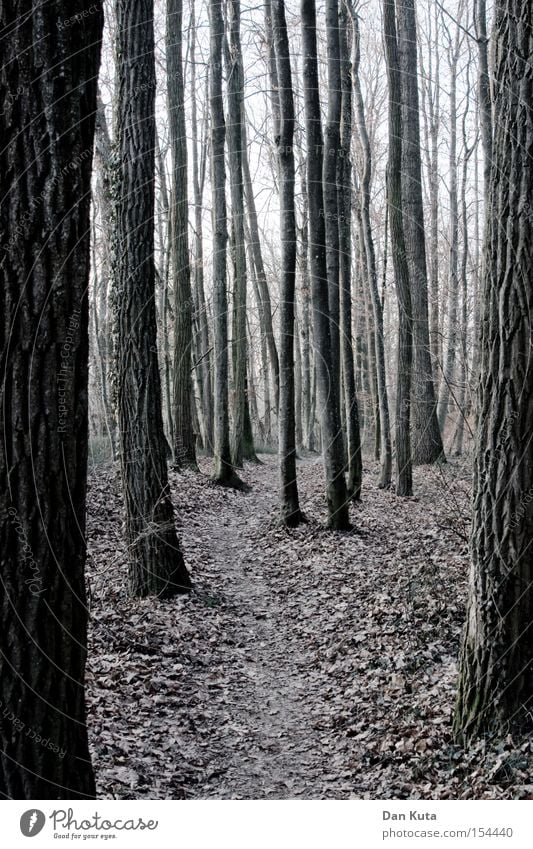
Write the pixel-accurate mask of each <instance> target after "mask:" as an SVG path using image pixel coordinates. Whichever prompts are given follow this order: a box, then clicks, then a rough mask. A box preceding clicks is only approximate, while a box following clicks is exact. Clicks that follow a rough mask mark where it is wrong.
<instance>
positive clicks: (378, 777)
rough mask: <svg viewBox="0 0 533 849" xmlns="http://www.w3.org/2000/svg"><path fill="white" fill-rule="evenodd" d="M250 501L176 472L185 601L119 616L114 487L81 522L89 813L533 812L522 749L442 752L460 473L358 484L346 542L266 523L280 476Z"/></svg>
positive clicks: (249, 478)
mask: <svg viewBox="0 0 533 849" xmlns="http://www.w3.org/2000/svg"><path fill="white" fill-rule="evenodd" d="M262 459H263V463H262V465H247V467H246V470H245V473H244V476H245V479H246V482H247V483H248V484H249V485H250V487H251V490H250V491H249V492H247V493H243V492H236V491H233V490H229V489H224V488H220V487H217V486H215V485H213V484H212V482H211V481H210V479H209V472H210V464H209V462H208V461H206V460H202V461H201V464H200V465H201V473H200V474H195V473H190V472H187V473H177V472H170V483H171V489H172V495H173V500H174V505H175V508H176V516H177V520H178V529H179V534H180V538H181V540H182V544H183V550H184V553H185V558H186V562H187V565H188V568H189V569H190V572H191V575H192V578H193V581H194V590H193V592H192V593H191V594H190V595H188V596H185V597H179V598H176V599H172V600H168V601H159V600H156V599H142V600H138V599H132V598H129V597H128V594H127V564H126V553H125V547H124V544H123V541H122V537H121V527H122V513H121V499H120V478H119V473H118V470H117V468H116V467H112V468H109V467H94V468H93V470H92V471H91V475H90V488H89V505H88V512H89V515H88V546H89V557H88V570H87V571H88V598H89V605H90V617H91V618H90V634H89V655H88V669H87V686H88V721H89V729H90V740H91V749H92V754H93V759H94V765H95V769H96V772H97V786H98V795H99V797H100V798H119V799H145V798H146V799H195V798H202V799H203V798H215V799H282V798H302V799H348V798H365V799H379V798H385V799H386V798H395V799H431V798H434V799H446V798H450V799H474V798H478V799H483V798H490V799H504V798H521V799H531V798H533V758H532V745H531V738H530V737H528V738H521V739H519V740H514V739H512V738H511V737H508V738H507V739H506V740H504V741H500V742H498V743H495V742H490V741H481V742H480V743H479V744H477V745H476V746H474V747H472V748H471V749H469V750H467V751H465V750H463V749H461V748H459V747H458V746H456V745H454V743H453V740H452V736H451V716H452V711H453V704H454V697H455V687H456V680H457V657H458V651H459V644H460V636H461V630H462V624H463V620H464V612H465V599H466V586H467V575H468V550H467V543H466V540H467V537H468V513H469V503H470V502H469V499H470V485H471V475H470V470H469V467H468V465H467V464H466V463H465V462H463V461H461V462H459V461H457V460H455V461H453V462H451V463H449V464H447V466H444V467H435V468H430V467H425V468H424V467H423V468H420V469H417V470H415V492H416V495H415V497H413V498H407V499H405V498H403V499H402V498H398V497H396V495H395V494H394V493H393V492H389V491H383V490H380V489H378V487H377V479H378V472H377V469H376V468H375V467H372V466H370V467H369V468H367V469H365V477H364V491H363V502H362V504H357V505H353V506H352V507H351V511H352V521H353V526H354V529H353V530H352V531H350V532H345V533H334V532H330V531H327V530H326V529H325V527H324V522H325V501H324V495H323V493H324V484H323V474H322V466H321V463H320V462H319V460H318V459H317V458H311V457H307V458H305V459H303V460H302V461H300V462H299V467H298V480H299V489H300V499H301V506H302V508H303V510H304V512H305V515H306V517H307V520H308V521H307V523H306V524H304V525H301V526H300V527H298V528H296V529H291V530H287V529H284V528H282V527H281V526H280V525H279V523H278V522H277V491H278V475H277V468H276V463H275V458H273V457H271V456H270V457H269V456H264V457H263V458H262Z"/></svg>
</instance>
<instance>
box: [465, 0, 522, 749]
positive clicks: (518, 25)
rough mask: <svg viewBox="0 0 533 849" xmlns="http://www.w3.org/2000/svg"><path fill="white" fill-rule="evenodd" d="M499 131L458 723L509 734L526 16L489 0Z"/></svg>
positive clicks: (517, 652)
mask: <svg viewBox="0 0 533 849" xmlns="http://www.w3.org/2000/svg"><path fill="white" fill-rule="evenodd" d="M492 37H493V40H494V53H493V55H494V68H493V80H494V140H493V154H494V155H493V161H492V167H491V173H490V193H489V197H488V207H487V215H488V227H487V243H486V257H485V273H484V291H483V336H482V342H481V349H482V359H481V378H480V394H479V423H478V432H477V448H476V455H475V475H474V516H473V526H472V537H471V572H470V590H469V600H468V611H467V622H466V628H465V635H464V642H463V648H462V656H461V667H460V677H459V693H458V701H457V708H456V713H455V726H454V727H455V733H456V735H457V737H458V738H459V740H461V741H465V740H466V741H468V740H470V739H471V738H472V737H475V736H477V735H480V734H485V733H487V732H495V733H497V734H500V735H504V734H507V733H508V732H509V730H512V728H513V726H514V725H519V724H521V723H522V724H524V725H525V724H527V725H528V726H529V725H530V721H531V719H530V718H531V713H530V711H531V702H532V699H533V675H532V669H533V642H532V640H531V626H532V624H533V561H532V559H531V533H532V527H533V498H532V495H531V494H532V493H533V441H532V436H531V435H532V431H533V418H532V408H531V398H532V396H533V363H532V359H531V335H532V332H533V325H532V316H533V298H532V289H531V267H532V263H533V253H532V245H533V218H532V216H531V207H530V203H529V199H530V198H531V196H532V194H533V160H532V158H531V152H530V150H531V139H532V138H533V110H532V108H531V99H530V98H528V97H526V96H524V94H525V92H527V91H531V86H532V83H533V77H532V69H531V64H530V63H528V62H527V61H526V57H528V56H531V55H532V54H533V19H532V13H531V5H530V4H529V3H528V2H526V0H514V2H511V3H510V2H504V0H497V2H496V4H495V9H494V30H493V36H492Z"/></svg>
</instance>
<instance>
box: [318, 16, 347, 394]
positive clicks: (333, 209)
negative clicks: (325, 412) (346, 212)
mask: <svg viewBox="0 0 533 849" xmlns="http://www.w3.org/2000/svg"><path fill="white" fill-rule="evenodd" d="M326 41H327V56H328V115H327V122H326V126H325V130H324V157H323V178H324V219H325V228H326V263H327V272H328V292H329V316H330V324H331V328H330V335H331V391H332V392H335V393H336V394H337V399H336V402H335V403H336V404H340V395H341V393H340V392H339V386H340V373H341V372H340V332H339V330H340V296H339V207H338V198H337V176H338V173H337V166H338V161H339V149H340V120H341V102H342V101H341V99H342V92H341V68H340V50H339V4H338V0H326Z"/></svg>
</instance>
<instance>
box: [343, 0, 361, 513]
mask: <svg viewBox="0 0 533 849" xmlns="http://www.w3.org/2000/svg"><path fill="white" fill-rule="evenodd" d="M338 23H339V60H340V71H341V74H340V76H341V95H342V101H341V123H340V156H339V158H338V163H337V192H338V196H337V204H338V210H339V290H340V331H341V333H340V336H341V361H342V384H343V387H344V404H345V409H346V448H347V455H348V481H347V486H348V493H349V494H350V496H351V497H352V498H353V499H354V500H355V501H358V500H359V499H360V498H361V484H362V475H363V463H362V457H361V434H360V428H359V405H358V401H357V391H356V387H355V371H354V352H353V344H352V239H351V234H352V203H351V199H352V161H351V143H352V77H351V62H350V54H349V50H348V38H347V28H348V15H347V10H346V6H345V5H344V3H343V5H342V7H341V10H340V14H339V22H338Z"/></svg>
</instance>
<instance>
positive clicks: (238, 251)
mask: <svg viewBox="0 0 533 849" xmlns="http://www.w3.org/2000/svg"><path fill="white" fill-rule="evenodd" d="M240 29H241V12H240V0H229V3H228V42H227V43H226V44H227V50H226V71H227V80H228V82H227V90H228V131H227V138H228V154H229V157H228V158H229V174H230V189H231V217H232V245H231V254H232V259H233V326H232V330H233V431H232V444H231V458H232V463H233V465H234V466H236V467H238V468H242V465H243V458H244V453H243V447H244V419H245V412H246V410H245V408H246V245H245V240H244V183H243V145H242V141H243V131H242V126H243V112H244V108H243V89H244V71H243V66H242V52H241V35H240Z"/></svg>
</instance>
